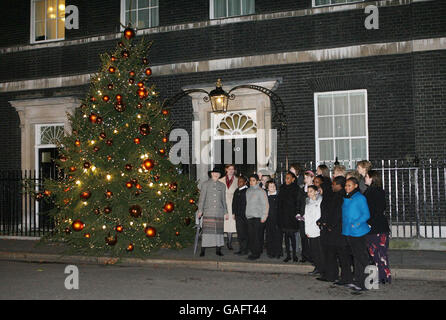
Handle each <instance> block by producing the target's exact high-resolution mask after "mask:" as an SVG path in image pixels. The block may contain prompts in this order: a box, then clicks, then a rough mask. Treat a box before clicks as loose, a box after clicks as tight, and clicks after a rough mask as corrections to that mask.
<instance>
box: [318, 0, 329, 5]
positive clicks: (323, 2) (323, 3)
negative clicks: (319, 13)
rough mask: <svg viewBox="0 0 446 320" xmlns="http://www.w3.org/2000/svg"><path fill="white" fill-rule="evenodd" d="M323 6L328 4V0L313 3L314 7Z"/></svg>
mask: <svg viewBox="0 0 446 320" xmlns="http://www.w3.org/2000/svg"><path fill="white" fill-rule="evenodd" d="M325 4H330V0H316V1H315V5H317V6H322V5H325Z"/></svg>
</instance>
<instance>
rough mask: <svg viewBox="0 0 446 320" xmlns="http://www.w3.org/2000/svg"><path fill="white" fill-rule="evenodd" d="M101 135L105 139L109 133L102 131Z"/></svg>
mask: <svg viewBox="0 0 446 320" xmlns="http://www.w3.org/2000/svg"><path fill="white" fill-rule="evenodd" d="M99 137H100V138H101V139H105V138H107V135H106V134H105V132H101V133H100V134H99Z"/></svg>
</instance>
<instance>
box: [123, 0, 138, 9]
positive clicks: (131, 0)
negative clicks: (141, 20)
mask: <svg viewBox="0 0 446 320" xmlns="http://www.w3.org/2000/svg"><path fill="white" fill-rule="evenodd" d="M135 1H136V0H125V10H130V9H132V10H135V9H136V2H135Z"/></svg>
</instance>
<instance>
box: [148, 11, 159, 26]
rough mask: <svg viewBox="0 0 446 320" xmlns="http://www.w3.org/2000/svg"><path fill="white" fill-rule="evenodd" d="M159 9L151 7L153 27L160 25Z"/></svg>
mask: <svg viewBox="0 0 446 320" xmlns="http://www.w3.org/2000/svg"><path fill="white" fill-rule="evenodd" d="M158 11H159V8H153V9H150V12H151V13H150V14H151V27H157V26H158V25H159V20H158V16H159V15H158Z"/></svg>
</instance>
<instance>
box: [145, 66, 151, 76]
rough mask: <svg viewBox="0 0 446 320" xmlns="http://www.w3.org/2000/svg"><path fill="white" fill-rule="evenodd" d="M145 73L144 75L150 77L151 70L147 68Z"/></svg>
mask: <svg viewBox="0 0 446 320" xmlns="http://www.w3.org/2000/svg"><path fill="white" fill-rule="evenodd" d="M145 73H146V75H148V76H150V75H151V74H152V69H150V68H147V69H146V71H145Z"/></svg>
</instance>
